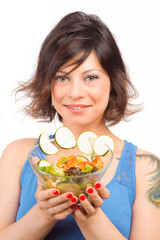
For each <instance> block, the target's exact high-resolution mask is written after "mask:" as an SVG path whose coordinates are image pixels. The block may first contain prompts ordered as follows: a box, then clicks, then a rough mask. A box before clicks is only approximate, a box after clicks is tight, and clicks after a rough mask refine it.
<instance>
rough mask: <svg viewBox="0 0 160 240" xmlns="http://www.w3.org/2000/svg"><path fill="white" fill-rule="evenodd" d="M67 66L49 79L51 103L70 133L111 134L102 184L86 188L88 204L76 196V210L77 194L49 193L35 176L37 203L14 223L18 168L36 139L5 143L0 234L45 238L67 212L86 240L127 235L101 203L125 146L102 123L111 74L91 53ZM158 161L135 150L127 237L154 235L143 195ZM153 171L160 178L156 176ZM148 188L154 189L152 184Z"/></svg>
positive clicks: (153, 209) (154, 214)
mask: <svg viewBox="0 0 160 240" xmlns="http://www.w3.org/2000/svg"><path fill="white" fill-rule="evenodd" d="M68 65H69V64H67V65H66V66H63V67H62V68H61V69H59V72H58V73H57V74H56V76H55V79H54V81H53V83H52V101H53V104H54V106H55V108H56V110H57V111H58V112H59V114H60V115H61V116H62V118H63V122H64V125H65V126H67V127H69V128H70V129H71V130H72V132H73V133H74V134H75V136H78V135H79V134H80V133H81V132H83V131H85V130H90V131H93V132H95V133H97V134H98V135H102V134H103V135H104V134H106V135H109V136H110V137H112V139H113V140H114V142H115V150H114V159H113V161H112V163H111V165H110V168H109V169H108V170H109V171H108V170H107V172H106V174H105V175H104V176H103V178H102V180H101V186H100V187H99V188H96V186H95V187H93V188H92V190H93V192H92V193H88V195H89V196H90V198H91V202H92V204H91V203H90V202H89V201H88V200H87V198H86V197H85V195H81V196H79V200H80V202H81V204H82V207H83V209H81V208H79V207H77V205H76V202H77V200H78V198H77V197H75V196H73V195H71V193H70V198H68V197H67V196H68V194H69V193H64V194H59V192H57V194H54V190H55V189H47V190H46V189H44V187H43V186H42V185H41V183H40V182H39V181H38V188H37V191H36V195H35V196H36V199H37V204H36V205H35V206H34V207H33V208H32V209H31V210H30V211H29V212H28V213H27V214H26V215H25V216H24V217H23V218H22V219H21V220H19V221H18V222H15V218H16V213H17V209H18V205H19V197H20V184H19V181H20V174H21V170H22V167H23V165H24V163H25V161H26V157H27V154H28V152H29V150H30V149H31V148H32V147H33V146H34V144H35V142H36V141H37V139H21V140H18V141H15V142H12V143H11V144H9V145H8V146H7V147H6V149H5V150H4V153H3V155H2V158H1V161H0V195H1V196H3V197H1V198H0V212H1V218H0V238H1V239H11V240H13V239H16V240H17V239H24V240H25V239H31V240H32V239H34V240H37V239H44V237H45V236H46V235H47V234H48V233H49V232H50V231H51V229H52V228H53V227H54V226H55V224H56V222H57V221H58V220H61V219H65V218H66V217H67V216H68V215H69V214H72V215H73V216H74V218H75V221H76V222H77V224H78V226H79V228H80V230H81V232H82V234H83V235H84V237H85V239H87V240H90V239H96V240H100V239H101V240H102V239H104V236H105V240H107V239H110V240H112V239H114V240H115V239H118V240H120V239H126V238H124V237H123V236H122V234H121V233H120V232H119V231H118V230H117V228H116V227H115V226H114V225H113V224H112V222H111V221H110V220H109V219H108V217H107V216H106V215H105V214H104V213H103V211H102V210H101V208H100V206H101V205H102V204H103V200H104V199H107V198H108V197H109V196H110V193H109V191H108V189H107V188H106V187H105V185H106V184H107V183H108V182H110V181H111V179H112V178H113V176H114V174H115V171H116V169H117V166H118V163H119V160H118V159H120V156H121V153H122V150H123V147H124V141H123V140H121V139H119V138H118V137H117V136H115V135H114V134H113V133H112V132H111V131H110V130H109V129H108V128H107V127H106V126H105V122H104V120H103V113H104V110H105V108H106V107H107V104H108V99H109V93H110V79H109V77H108V75H107V73H105V72H104V70H103V69H102V68H101V66H100V64H99V62H98V60H97V58H96V55H95V54H94V53H92V54H91V55H90V56H89V57H88V59H86V61H85V62H84V63H83V64H82V65H80V66H79V67H78V68H77V69H75V70H74V71H72V72H71V73H70V74H66V73H67V72H68V71H69V70H71V69H70V67H69V66H68ZM95 76H96V78H95ZM97 76H98V78H97ZM73 104H74V105H73ZM75 106H76V107H75ZM82 106H83V108H82ZM17 149H18V154H17ZM155 159H156V160H155ZM158 163H159V159H158V158H157V157H156V158H155V157H153V154H151V153H148V152H146V151H143V150H140V149H138V150H137V158H136V199H135V201H134V204H133V209H132V226H131V235H130V238H129V239H130V240H135V239H136V240H141V239H145V240H150V239H154V240H158V239H159V235H160V230H159V227H158V224H157V223H158V222H159V220H160V214H159V208H158V206H156V205H155V204H154V203H153V202H152V201H149V198H148V195H147V194H148V192H151V186H150V183H151V179H152V183H153V184H154V187H155V182H154V181H153V177H155V174H156V173H157V171H158V169H159V168H158V167H157V166H159V165H158ZM6 176H10V177H9V178H6ZM157 176H158V179H159V175H157ZM10 179H12V182H11V181H10ZM155 189H156V188H155ZM152 190H153V191H154V193H157V192H156V191H157V189H156V190H154V188H153V189H152ZM86 191H88V189H86ZM8 196H12V197H8ZM73 199H74V200H75V201H74V202H72V200H73ZM37 220H38V221H37ZM33 223H34V224H33Z"/></svg>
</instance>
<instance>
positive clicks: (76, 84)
mask: <svg viewBox="0 0 160 240" xmlns="http://www.w3.org/2000/svg"><path fill="white" fill-rule="evenodd" d="M69 96H70V97H71V98H73V99H76V98H82V97H84V96H85V86H84V83H83V81H81V80H79V79H76V80H73V81H71V82H70V88H69Z"/></svg>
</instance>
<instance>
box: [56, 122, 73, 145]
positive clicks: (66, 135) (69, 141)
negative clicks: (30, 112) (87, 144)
mask: <svg viewBox="0 0 160 240" xmlns="http://www.w3.org/2000/svg"><path fill="white" fill-rule="evenodd" d="M55 140H56V143H57V144H58V146H59V147H61V148H64V149H69V148H74V147H75V146H76V138H75V136H74V134H73V133H72V131H71V130H70V129H69V128H67V127H64V126H62V127H59V128H58V129H57V131H56V132H55Z"/></svg>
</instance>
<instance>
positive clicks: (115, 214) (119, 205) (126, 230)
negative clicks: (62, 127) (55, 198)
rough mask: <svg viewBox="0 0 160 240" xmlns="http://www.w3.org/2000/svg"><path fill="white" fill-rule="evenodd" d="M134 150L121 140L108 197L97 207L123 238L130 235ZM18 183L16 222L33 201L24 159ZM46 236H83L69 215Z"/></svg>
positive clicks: (32, 179) (32, 181) (60, 239)
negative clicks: (117, 161)
mask: <svg viewBox="0 0 160 240" xmlns="http://www.w3.org/2000/svg"><path fill="white" fill-rule="evenodd" d="M50 137H53V136H50ZM136 151H137V147H136V146H135V145H133V144H132V143H130V142H127V141H125V145H124V148H123V151H122V154H121V157H120V160H119V164H118V167H117V170H116V173H115V175H114V177H113V178H112V180H111V181H110V182H109V183H108V184H107V185H106V187H107V188H108V189H109V191H110V197H109V198H108V199H105V200H104V203H103V205H102V206H101V209H102V210H103V212H104V213H105V214H106V215H107V217H108V218H109V219H110V221H111V222H112V223H113V224H114V225H115V226H116V228H117V229H118V230H119V231H120V232H121V233H122V234H123V235H124V237H126V238H127V239H128V238H129V235H130V228H131V219H132V205H133V202H134V199H135V193H136V177H135V158H136ZM20 184H21V196H20V204H19V209H18V212H17V217H16V221H18V220H19V219H20V218H22V217H23V216H24V215H25V214H26V213H27V212H28V211H29V210H30V209H31V208H32V207H33V206H34V205H35V204H36V198H35V192H36V189H37V179H36V176H35V174H34V172H33V170H32V168H31V166H30V164H29V162H28V160H27V161H26V162H25V164H24V166H23V169H22V173H21V177H20ZM50 239H56V240H72V239H73V240H75V239H76V240H83V239H85V238H84V237H83V235H82V233H81V231H80V230H79V228H78V226H77V224H76V222H75V220H74V218H73V216H72V215H69V216H68V217H67V218H66V219H65V220H60V221H58V222H57V224H56V225H55V227H54V228H53V230H52V231H51V232H50V234H49V235H48V236H47V237H46V238H45V240H50Z"/></svg>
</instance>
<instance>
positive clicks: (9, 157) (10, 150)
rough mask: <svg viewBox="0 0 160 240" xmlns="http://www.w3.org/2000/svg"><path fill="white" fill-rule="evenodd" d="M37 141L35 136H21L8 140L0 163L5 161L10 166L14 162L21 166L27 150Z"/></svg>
mask: <svg viewBox="0 0 160 240" xmlns="http://www.w3.org/2000/svg"><path fill="white" fill-rule="evenodd" d="M36 142H37V139H36V138H23V139H18V140H15V141H13V142H10V143H9V144H8V145H7V146H6V148H5V149H4V151H3V153H2V156H1V163H2V162H7V163H8V164H10V166H12V164H13V163H14V164H15V163H16V165H17V167H18V165H19V166H20V167H22V166H23V165H24V163H25V161H26V159H27V155H28V152H29V151H30V149H31V148H32V147H33V146H34V145H35V143H36Z"/></svg>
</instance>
